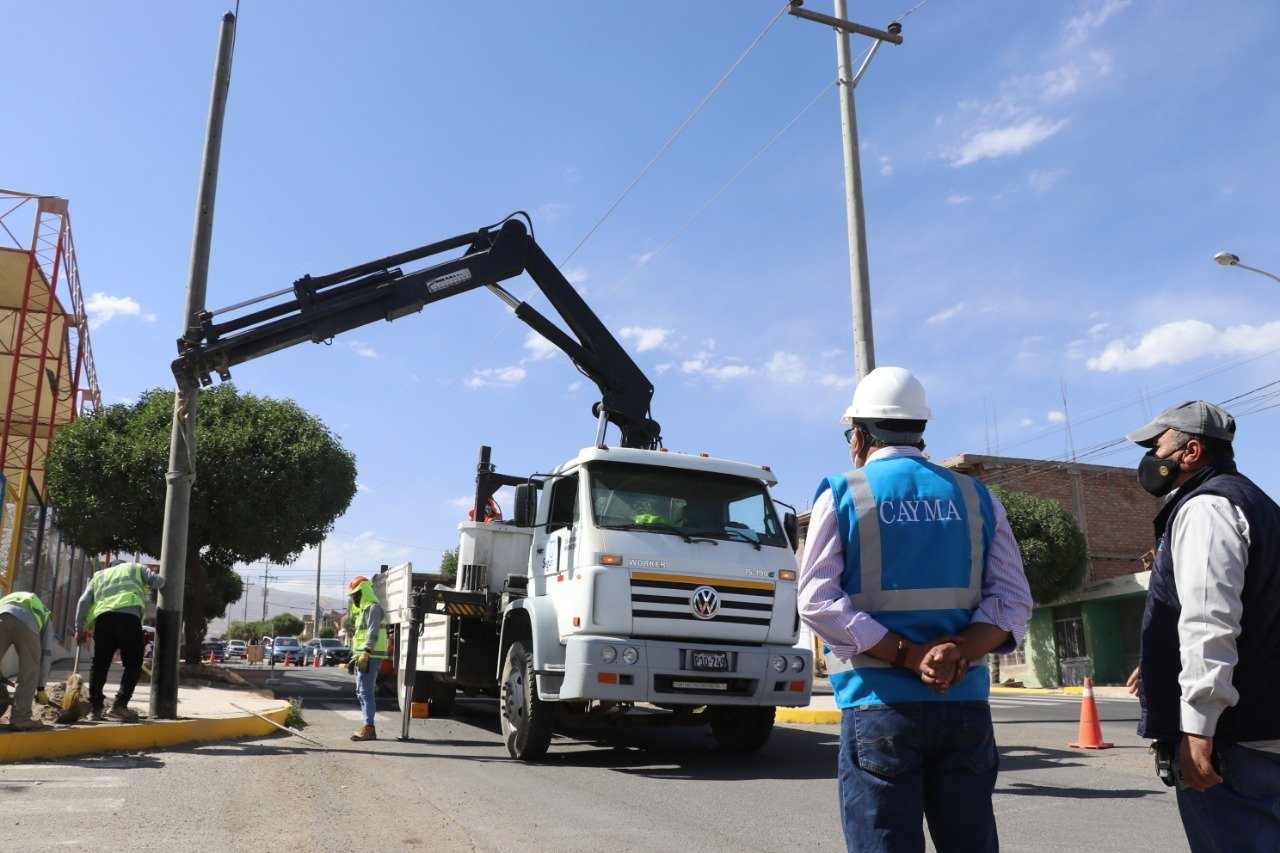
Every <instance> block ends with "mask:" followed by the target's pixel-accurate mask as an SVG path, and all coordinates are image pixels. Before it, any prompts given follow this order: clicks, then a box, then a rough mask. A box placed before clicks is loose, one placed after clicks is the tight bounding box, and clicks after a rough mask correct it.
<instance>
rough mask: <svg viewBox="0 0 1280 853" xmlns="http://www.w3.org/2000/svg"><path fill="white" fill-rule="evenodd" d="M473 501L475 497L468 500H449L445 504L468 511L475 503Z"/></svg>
mask: <svg viewBox="0 0 1280 853" xmlns="http://www.w3.org/2000/svg"><path fill="white" fill-rule="evenodd" d="M475 500H476V499H475V496H474V495H472V496H471V497H469V498H449V499H448V500H447V501H445V503H447V504H448V505H449V506H458V507H462V508H464V509H470V508H471V505H472V504H474V503H475Z"/></svg>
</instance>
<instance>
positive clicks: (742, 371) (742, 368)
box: [680, 350, 760, 380]
mask: <svg viewBox="0 0 1280 853" xmlns="http://www.w3.org/2000/svg"><path fill="white" fill-rule="evenodd" d="M680 372H681V373H689V374H693V375H695V376H707V377H710V378H712V379H716V380H725V379H741V378H743V377H744V376H753V375H755V374H758V373H759V372H760V371H759V370H757V369H755V368H754V367H749V366H747V365H745V364H742V363H741V360H739V359H730V360H729V361H728V363H724V364H712V363H711V353H710V352H707V351H706V350H703V351H701V352H699V353H697V354H696V355H694V357H693V358H687V359H685V360H684V361H682V362H681V363H680Z"/></svg>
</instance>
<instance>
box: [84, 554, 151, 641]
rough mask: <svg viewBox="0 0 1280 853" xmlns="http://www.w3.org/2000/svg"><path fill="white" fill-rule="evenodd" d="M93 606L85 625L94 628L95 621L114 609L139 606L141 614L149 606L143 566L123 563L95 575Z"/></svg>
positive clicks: (139, 613)
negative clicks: (143, 577)
mask: <svg viewBox="0 0 1280 853" xmlns="http://www.w3.org/2000/svg"><path fill="white" fill-rule="evenodd" d="M92 583H93V608H92V609H91V610H90V611H89V617H88V618H87V619H85V627H86V628H90V629H92V628H93V623H94V622H95V621H97V619H98V617H99V616H101V615H102V614H103V613H110V612H111V611H112V610H125V609H128V608H133V607H136V608H138V615H139V616H141V615H142V613H143V612H145V611H146V607H147V585H146V582H145V581H143V579H142V566H140V565H138V564H137V563H122V564H120V565H118V566H112V567H111V568H109V569H103V570H102V571H100V572H98V573H97V574H96V575H94V576H93V581H92Z"/></svg>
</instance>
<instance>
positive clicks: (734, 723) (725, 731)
mask: <svg viewBox="0 0 1280 853" xmlns="http://www.w3.org/2000/svg"><path fill="white" fill-rule="evenodd" d="M709 710H710V713H711V736H712V737H714V738H715V739H716V743H718V744H720V748H721V749H723V750H725V751H726V752H755V751H756V750H757V749H759V748H760V747H762V746H764V744H765V741H767V740H768V739H769V735H770V734H771V733H772V732H773V716H774V712H776V711H777V709H776V708H774V707H772V706H771V707H768V708H744V707H738V706H722V707H718V708H711V709H709Z"/></svg>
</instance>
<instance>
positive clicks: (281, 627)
mask: <svg viewBox="0 0 1280 853" xmlns="http://www.w3.org/2000/svg"><path fill="white" fill-rule="evenodd" d="M305 627H306V624H305V623H304V622H303V621H302V620H301V619H299V618H298V617H297V616H294V615H293V614H292V613H280V614H277V615H275V616H272V617H271V630H272V634H271V636H273V637H296V636H298V635H299V634H301V633H302V629H303V628H305Z"/></svg>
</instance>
